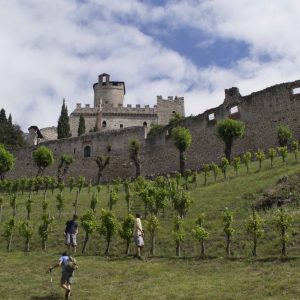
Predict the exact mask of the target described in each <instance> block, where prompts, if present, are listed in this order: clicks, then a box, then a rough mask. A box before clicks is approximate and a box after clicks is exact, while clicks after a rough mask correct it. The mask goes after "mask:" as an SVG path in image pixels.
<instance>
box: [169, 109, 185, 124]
mask: <svg viewBox="0 0 300 300" xmlns="http://www.w3.org/2000/svg"><path fill="white" fill-rule="evenodd" d="M183 119H184V117H183V116H181V115H180V114H179V113H176V112H175V113H173V115H172V117H171V118H170V120H169V125H172V126H175V125H177V123H178V122H179V121H181V120H183Z"/></svg>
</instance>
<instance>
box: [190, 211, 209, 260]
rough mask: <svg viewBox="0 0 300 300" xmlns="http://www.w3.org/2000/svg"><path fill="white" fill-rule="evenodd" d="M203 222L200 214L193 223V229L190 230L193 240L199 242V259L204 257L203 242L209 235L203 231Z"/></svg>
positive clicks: (202, 215)
mask: <svg viewBox="0 0 300 300" xmlns="http://www.w3.org/2000/svg"><path fill="white" fill-rule="evenodd" d="M203 221H204V214H200V215H199V216H198V218H197V219H196V221H195V223H196V226H195V228H194V229H193V230H192V233H193V236H194V238H195V240H197V241H199V243H200V246H201V252H200V253H201V254H200V257H202V258H203V257H204V256H205V244H204V242H205V240H207V238H208V236H209V233H208V232H207V231H206V230H205V228H204V227H203Z"/></svg>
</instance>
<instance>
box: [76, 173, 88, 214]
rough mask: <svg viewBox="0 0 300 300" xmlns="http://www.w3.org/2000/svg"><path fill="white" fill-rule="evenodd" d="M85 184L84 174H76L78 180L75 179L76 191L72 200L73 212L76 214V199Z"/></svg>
mask: <svg viewBox="0 0 300 300" xmlns="http://www.w3.org/2000/svg"><path fill="white" fill-rule="evenodd" d="M84 184H85V177H84V176H78V181H77V187H78V190H77V193H76V198H75V202H74V214H75V215H76V214H77V209H78V200H79V195H80V193H81V190H82V188H83V187H84Z"/></svg>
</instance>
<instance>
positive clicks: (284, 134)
mask: <svg viewBox="0 0 300 300" xmlns="http://www.w3.org/2000/svg"><path fill="white" fill-rule="evenodd" d="M292 136H293V133H292V131H291V129H290V128H289V127H288V126H285V125H280V126H279V127H278V128H277V139H278V144H279V146H280V147H284V146H287V145H288V142H289V141H290V140H291V138H292Z"/></svg>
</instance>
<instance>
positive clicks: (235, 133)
mask: <svg viewBox="0 0 300 300" xmlns="http://www.w3.org/2000/svg"><path fill="white" fill-rule="evenodd" d="M244 132H245V124H244V123H243V122H240V121H237V120H232V119H225V120H222V121H219V122H218V123H217V136H218V137H219V138H220V139H222V140H223V142H224V144H225V156H226V158H227V159H228V160H229V161H230V160H231V148H232V145H233V141H234V140H236V139H237V138H240V137H243V136H244Z"/></svg>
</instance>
